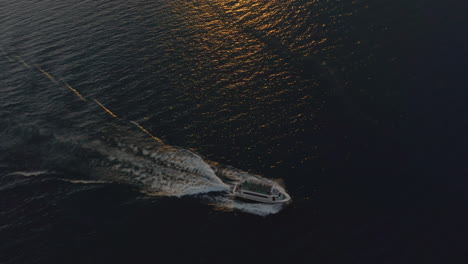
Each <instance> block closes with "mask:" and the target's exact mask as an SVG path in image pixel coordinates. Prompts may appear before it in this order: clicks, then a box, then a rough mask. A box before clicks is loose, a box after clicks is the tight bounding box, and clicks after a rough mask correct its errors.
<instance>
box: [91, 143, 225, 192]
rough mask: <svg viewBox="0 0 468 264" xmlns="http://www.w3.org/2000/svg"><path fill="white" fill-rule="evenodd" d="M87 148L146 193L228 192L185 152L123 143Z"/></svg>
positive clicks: (197, 158)
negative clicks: (102, 156) (100, 156)
mask: <svg viewBox="0 0 468 264" xmlns="http://www.w3.org/2000/svg"><path fill="white" fill-rule="evenodd" d="M85 147H88V148H92V149H94V150H95V151H98V152H99V153H100V154H102V155H104V157H105V158H106V161H104V163H105V166H107V167H108V168H109V169H110V170H112V171H114V172H115V173H117V175H119V180H121V181H122V180H123V181H126V182H128V183H130V184H135V185H138V186H140V187H141V188H142V191H143V192H145V193H150V194H151V193H153V194H158V195H161V194H163V195H167V196H179V197H180V196H185V195H194V194H200V193H208V192H226V191H228V190H229V186H228V185H226V184H224V183H223V181H222V180H221V179H219V178H218V177H217V176H216V174H215V173H214V171H213V169H211V167H210V166H209V165H208V164H206V162H205V161H204V160H203V159H202V158H201V157H200V156H199V155H197V154H195V153H193V152H192V151H189V150H186V149H179V148H175V147H168V146H162V147H153V148H152V149H149V148H143V147H139V146H136V145H134V144H128V145H127V144H125V143H122V142H119V144H117V146H109V145H106V144H105V143H103V142H100V141H93V142H91V143H89V144H86V146H85ZM122 175H123V176H122ZM110 177H111V178H112V176H110Z"/></svg>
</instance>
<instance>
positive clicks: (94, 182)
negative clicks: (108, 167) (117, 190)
mask: <svg viewBox="0 0 468 264" xmlns="http://www.w3.org/2000/svg"><path fill="white" fill-rule="evenodd" d="M60 180H62V181H66V182H70V183H81V184H97V183H110V182H109V181H91V180H70V179H60Z"/></svg>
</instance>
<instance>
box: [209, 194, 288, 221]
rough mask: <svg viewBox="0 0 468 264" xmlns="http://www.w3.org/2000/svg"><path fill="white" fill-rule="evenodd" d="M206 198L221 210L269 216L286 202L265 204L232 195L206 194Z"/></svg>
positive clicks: (278, 210)
mask: <svg viewBox="0 0 468 264" xmlns="http://www.w3.org/2000/svg"><path fill="white" fill-rule="evenodd" d="M203 198H204V199H206V200H207V201H208V203H209V204H210V205H212V206H214V208H216V209H217V210H220V211H234V210H237V211H241V212H244V213H249V214H254V215H258V216H268V215H272V214H276V213H279V212H280V211H281V210H282V209H283V208H284V206H285V205H284V204H265V203H251V202H244V201H241V200H235V199H233V198H231V197H226V196H217V197H212V196H211V197H210V196H204V197H203Z"/></svg>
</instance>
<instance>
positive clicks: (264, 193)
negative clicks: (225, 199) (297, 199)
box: [232, 180, 291, 203]
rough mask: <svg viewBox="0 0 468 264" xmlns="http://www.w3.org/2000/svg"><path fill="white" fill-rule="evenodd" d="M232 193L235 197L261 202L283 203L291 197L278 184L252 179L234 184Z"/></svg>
mask: <svg viewBox="0 0 468 264" xmlns="http://www.w3.org/2000/svg"><path fill="white" fill-rule="evenodd" d="M232 194H233V195H234V196H235V197H236V198H242V199H245V200H250V201H255V202H261V203H285V202H288V201H289V200H291V197H290V196H289V195H288V194H287V193H286V192H285V191H284V190H283V189H282V188H279V186H276V185H274V184H269V183H264V182H260V181H252V180H250V181H243V182H241V183H237V184H235V185H234V187H233V189H232Z"/></svg>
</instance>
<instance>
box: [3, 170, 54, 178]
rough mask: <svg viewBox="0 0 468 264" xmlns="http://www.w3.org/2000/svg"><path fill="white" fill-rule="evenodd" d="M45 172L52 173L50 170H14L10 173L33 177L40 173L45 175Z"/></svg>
mask: <svg viewBox="0 0 468 264" xmlns="http://www.w3.org/2000/svg"><path fill="white" fill-rule="evenodd" d="M43 174H50V172H49V171H46V170H43V171H15V172H12V173H10V174H8V175H21V176H25V177H31V176H38V175H43Z"/></svg>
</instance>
